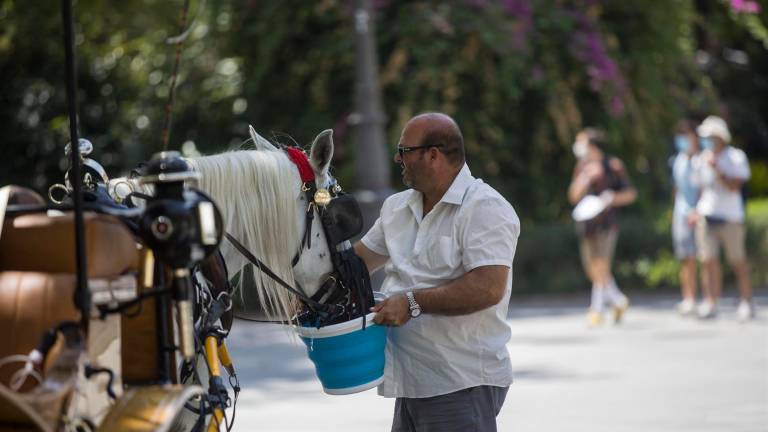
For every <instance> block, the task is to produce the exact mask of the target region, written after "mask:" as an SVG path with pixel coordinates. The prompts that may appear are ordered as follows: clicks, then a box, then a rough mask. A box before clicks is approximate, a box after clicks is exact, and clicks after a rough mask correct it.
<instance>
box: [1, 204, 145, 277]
mask: <svg viewBox="0 0 768 432" xmlns="http://www.w3.org/2000/svg"><path fill="white" fill-rule="evenodd" d="M84 223H85V253H86V263H87V264H86V265H87V269H88V277H91V278H94V277H96V278H110V277H115V276H118V275H121V274H124V273H126V272H136V271H137V270H138V256H139V255H138V253H137V251H136V242H135V240H134V239H133V236H132V235H131V233H130V232H129V231H128V229H127V228H126V227H125V225H123V223H122V222H120V221H119V220H118V219H116V218H114V217H112V216H106V215H100V214H95V213H86V214H85V216H84ZM74 238H75V229H74V217H73V215H72V213H69V214H65V215H64V216H53V217H51V216H47V215H45V214H28V215H23V216H19V217H16V218H13V219H11V220H6V222H5V224H4V226H3V231H2V234H1V235H0V271H4V270H16V271H37V272H45V273H70V274H74V273H75V240H74Z"/></svg>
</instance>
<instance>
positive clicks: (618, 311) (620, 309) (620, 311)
mask: <svg viewBox="0 0 768 432" xmlns="http://www.w3.org/2000/svg"><path fill="white" fill-rule="evenodd" d="M627 309H629V299H627V298H626V297H625V298H624V301H623V302H621V303H619V304H618V305H615V306H614V307H613V323H614V324H619V323H620V322H621V318H622V317H624V314H625V313H626V312H627Z"/></svg>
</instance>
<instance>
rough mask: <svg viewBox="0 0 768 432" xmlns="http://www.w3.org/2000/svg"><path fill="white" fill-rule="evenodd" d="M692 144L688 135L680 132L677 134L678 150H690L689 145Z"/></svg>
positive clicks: (681, 151)
mask: <svg viewBox="0 0 768 432" xmlns="http://www.w3.org/2000/svg"><path fill="white" fill-rule="evenodd" d="M689 145H690V142H689V141H688V136H687V135H683V134H679V135H675V148H677V151H678V152H680V153H685V152H687V151H688V147H689Z"/></svg>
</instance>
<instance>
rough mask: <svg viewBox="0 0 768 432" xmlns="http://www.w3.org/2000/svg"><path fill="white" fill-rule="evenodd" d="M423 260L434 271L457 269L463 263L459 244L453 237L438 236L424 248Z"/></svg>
mask: <svg viewBox="0 0 768 432" xmlns="http://www.w3.org/2000/svg"><path fill="white" fill-rule="evenodd" d="M422 260H423V262H424V264H425V265H426V266H427V268H428V269H429V270H432V271H440V270H448V269H451V270H452V269H455V268H456V267H458V266H459V265H460V264H461V254H460V253H459V245H458V243H457V242H456V240H455V239H454V238H453V237H450V236H438V237H437V239H436V240H435V241H434V242H431V243H430V244H429V246H428V247H427V248H426V250H424V253H423V254H422Z"/></svg>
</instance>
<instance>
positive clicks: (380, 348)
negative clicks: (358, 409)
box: [297, 313, 387, 395]
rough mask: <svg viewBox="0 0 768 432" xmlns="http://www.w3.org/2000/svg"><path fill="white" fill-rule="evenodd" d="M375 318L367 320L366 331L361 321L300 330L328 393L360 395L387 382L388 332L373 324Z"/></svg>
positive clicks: (299, 328) (356, 320) (367, 318)
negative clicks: (359, 393)
mask: <svg viewBox="0 0 768 432" xmlns="http://www.w3.org/2000/svg"><path fill="white" fill-rule="evenodd" d="M374 315H376V314H375V313H369V314H368V315H367V316H366V317H365V319H366V324H365V329H363V321H362V318H357V319H353V320H351V321H346V322H343V323H339V324H334V325H330V326H327V327H320V328H319V329H318V328H315V327H297V332H298V333H299V336H300V337H301V340H303V341H304V343H305V344H306V345H307V354H308V355H309V359H310V360H312V362H313V363H314V364H315V371H316V372H317V377H318V378H320V382H321V383H322V384H323V391H325V392H326V393H328V394H332V395H345V394H352V393H358V392H361V391H365V390H368V389H371V388H373V387H376V386H377V385H379V384H381V382H382V381H383V380H384V347H385V346H386V344H387V329H386V327H382V326H380V325H377V324H375V323H374V322H373V316H374Z"/></svg>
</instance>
